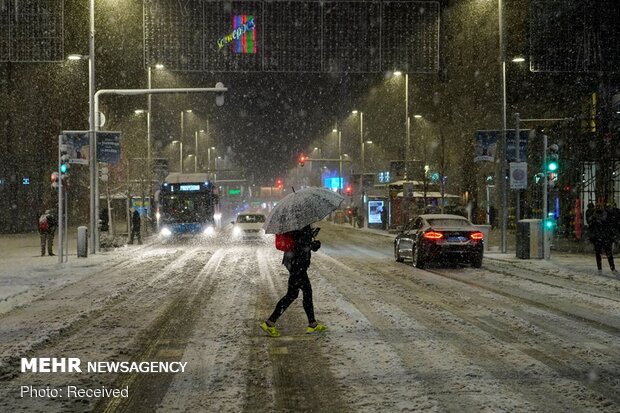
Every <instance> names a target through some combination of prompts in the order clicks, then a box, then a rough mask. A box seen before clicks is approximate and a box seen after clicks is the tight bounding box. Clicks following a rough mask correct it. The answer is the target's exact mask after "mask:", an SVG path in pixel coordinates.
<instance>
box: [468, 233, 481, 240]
mask: <svg viewBox="0 0 620 413" xmlns="http://www.w3.org/2000/svg"><path fill="white" fill-rule="evenodd" d="M469 238H471V239H473V240H476V241H480V240H481V239H483V238H484V234H483V233H482V232H472V233H471V234H469Z"/></svg>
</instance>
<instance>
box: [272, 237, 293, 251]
mask: <svg viewBox="0 0 620 413" xmlns="http://www.w3.org/2000/svg"><path fill="white" fill-rule="evenodd" d="M276 248H277V249H278V250H280V251H284V252H287V251H292V250H293V248H295V238H294V237H293V234H292V233H291V232H285V233H284V234H276Z"/></svg>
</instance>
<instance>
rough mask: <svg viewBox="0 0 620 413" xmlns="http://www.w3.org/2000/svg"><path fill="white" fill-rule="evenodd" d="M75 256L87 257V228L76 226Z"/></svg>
mask: <svg viewBox="0 0 620 413" xmlns="http://www.w3.org/2000/svg"><path fill="white" fill-rule="evenodd" d="M77 231H78V233H77V256H78V258H79V257H84V258H86V257H88V228H87V227H83V226H82V227H78V229H77Z"/></svg>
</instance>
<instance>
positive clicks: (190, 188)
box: [179, 185, 200, 192]
mask: <svg viewBox="0 0 620 413" xmlns="http://www.w3.org/2000/svg"><path fill="white" fill-rule="evenodd" d="M179 191H182V192H187V191H200V185H181V186H180V187H179Z"/></svg>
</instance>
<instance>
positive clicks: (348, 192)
mask: <svg viewBox="0 0 620 413" xmlns="http://www.w3.org/2000/svg"><path fill="white" fill-rule="evenodd" d="M344 192H345V193H346V194H347V195H351V193H353V188H351V185H348V186H347V187H346V188H345V189H344Z"/></svg>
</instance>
